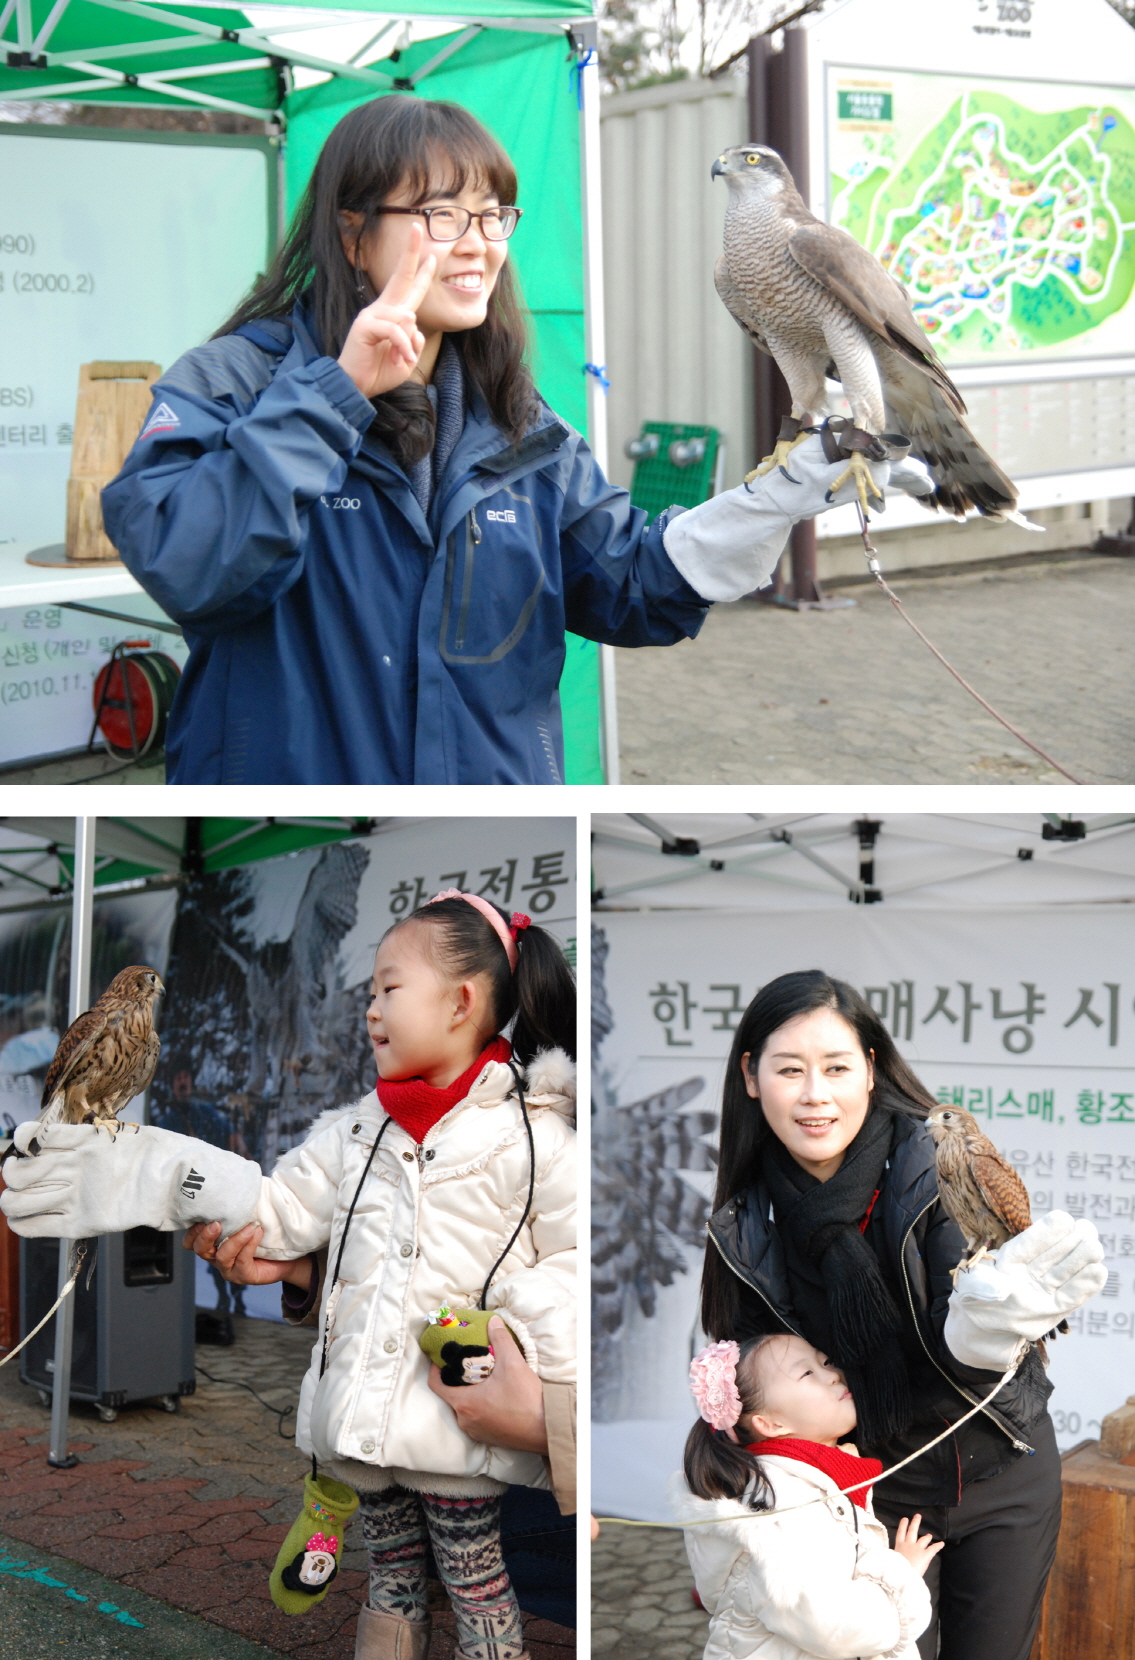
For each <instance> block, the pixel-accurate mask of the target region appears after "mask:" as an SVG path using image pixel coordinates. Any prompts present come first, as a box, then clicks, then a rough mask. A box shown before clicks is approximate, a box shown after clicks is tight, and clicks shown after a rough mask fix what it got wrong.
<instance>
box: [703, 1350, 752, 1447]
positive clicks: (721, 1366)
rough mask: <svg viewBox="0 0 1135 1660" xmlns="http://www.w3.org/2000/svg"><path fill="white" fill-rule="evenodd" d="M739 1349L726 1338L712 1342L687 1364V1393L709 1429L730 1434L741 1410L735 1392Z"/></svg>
mask: <svg viewBox="0 0 1135 1660" xmlns="http://www.w3.org/2000/svg"><path fill="white" fill-rule="evenodd" d="M740 1359H741V1349H740V1346H739V1345H738V1344H737V1343H735V1342H734V1341H733V1339H732V1338H729V1339H728V1341H727V1342H724V1343H711V1344H710V1345H709V1347H708V1348H705V1349H703V1350H702V1351H701V1353H700V1354H696V1355H695V1356H694V1358H693V1360H692V1361H691V1362H690V1390H691V1393H692V1394H693V1397H694V1400H695V1401H696V1402H697V1406H698V1411H699V1412H700V1413H701V1415H702V1417H703V1418H704V1419H705V1421H706V1423H707V1424H708V1425H709V1426H710V1428H711V1429H723V1430H726V1431H730V1432H731V1431H732V1429H733V1426H734V1424H735V1423H736V1422H737V1420H738V1418H740V1416H741V1413H742V1412H743V1411H744V1407H743V1406H742V1403H741V1397H740V1395H739V1394H738V1393H737V1365H738V1362H739V1361H740Z"/></svg>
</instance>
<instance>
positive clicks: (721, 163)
mask: <svg viewBox="0 0 1135 1660" xmlns="http://www.w3.org/2000/svg"><path fill="white" fill-rule="evenodd" d="M728 171H729V168H728V167H727V165H726V162H725V157H724V156H718V158H717V160H716V161H715V162H714V164H713V166H712V167H711V168H710V170H709V176H710V178H711V179H723V178H724V177H725V175H726V173H728Z"/></svg>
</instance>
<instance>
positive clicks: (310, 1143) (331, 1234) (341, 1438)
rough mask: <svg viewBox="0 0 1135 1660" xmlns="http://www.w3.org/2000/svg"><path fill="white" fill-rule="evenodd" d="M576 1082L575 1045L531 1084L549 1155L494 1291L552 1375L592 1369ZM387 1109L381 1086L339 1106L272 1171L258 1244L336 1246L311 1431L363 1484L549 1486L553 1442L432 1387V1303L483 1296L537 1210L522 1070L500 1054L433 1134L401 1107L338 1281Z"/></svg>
mask: <svg viewBox="0 0 1135 1660" xmlns="http://www.w3.org/2000/svg"><path fill="white" fill-rule="evenodd" d="M574 1094H575V1083H574V1069H573V1068H572V1066H571V1063H570V1061H568V1059H567V1057H566V1056H565V1055H564V1054H563V1052H562V1051H561V1050H551V1051H549V1052H548V1053H547V1054H544V1055H540V1056H538V1057H537V1059H536V1061H535V1062H534V1063H533V1065H532V1067H531V1068H530V1069H529V1082H528V1087H527V1088H526V1089H525V1100H526V1103H527V1106H528V1112H529V1118H530V1122H531V1125H532V1138H533V1143H534V1146H535V1155H536V1156H535V1190H534V1195H533V1200H532V1209H531V1211H530V1213H529V1216H528V1220H527V1222H526V1224H525V1226H524V1227H523V1228H522V1229H521V1231H520V1234H519V1236H518V1238H517V1240H516V1242H515V1244H514V1245H513V1246H512V1248H511V1249H510V1251H509V1253H508V1255H507V1257H506V1258H505V1259H504V1261H503V1262H502V1263H501V1265H500V1267H499V1268H498V1269H497V1271H496V1275H495V1277H494V1279H493V1284H492V1288H491V1290H490V1292H489V1297H488V1306H489V1307H490V1308H494V1309H499V1310H500V1311H501V1313H502V1315H505V1316H507V1318H508V1322H509V1324H510V1325H511V1326H512V1327H513V1329H514V1330H515V1331H516V1333H517V1336H518V1337H519V1338H520V1339H521V1340H522V1344H523V1347H524V1350H525V1355H526V1358H527V1359H528V1362H529V1364H530V1365H531V1366H533V1367H534V1369H535V1370H536V1372H538V1374H539V1375H540V1377H541V1378H542V1379H544V1380H545V1381H546V1382H549V1383H571V1382H573V1381H574V1378H575V1247H576V1222H575V1217H576V1162H575V1146H574V1143H575V1132H574V1128H573V1126H572V1122H571V1114H572V1109H573V1103H574ZM385 1117H386V1114H385V1113H384V1112H383V1110H382V1107H381V1105H380V1103H379V1101H378V1097H377V1094H375V1093H372V1094H370V1095H368V1096H366V1097H365V1098H364V1099H363V1100H362V1101H359V1102H357V1103H356V1104H355V1105H354V1106H351V1107H347V1108H344V1109H343V1110H342V1111H341V1112H332V1113H324V1114H323V1116H322V1118H321V1119H320V1120H318V1121H317V1122H316V1124H315V1126H314V1128H313V1131H312V1133H311V1135H310V1136H309V1138H308V1139H307V1140H306V1141H305V1142H304V1143H303V1144H302V1146H300V1147H296V1148H293V1149H292V1151H290V1152H288V1153H285V1154H284V1156H283V1157H282V1158H281V1159H280V1161H279V1163H278V1164H277V1165H276V1168H275V1170H274V1171H273V1173H272V1175H271V1176H267V1177H265V1178H264V1180H263V1182H262V1185H261V1192H260V1199H259V1202H258V1204H257V1208H256V1220H257V1222H259V1223H260V1225H261V1226H262V1227H263V1229H264V1237H263V1240H262V1241H261V1243H260V1245H259V1246H258V1247H257V1250H258V1254H259V1255H261V1256H268V1257H275V1258H295V1257H299V1256H302V1255H304V1254H305V1253H307V1252H309V1251H316V1250H319V1249H320V1248H321V1247H323V1246H329V1252H328V1272H327V1282H326V1283H325V1285H324V1287H323V1291H322V1307H321V1310H320V1321H319V1332H318V1337H317V1339H316V1343H315V1347H314V1348H313V1350H312V1361H311V1367H310V1369H309V1370H308V1373H307V1376H306V1378H305V1379H304V1383H303V1388H302V1390H301V1392H300V1404H299V1411H298V1415H297V1427H296V1440H297V1442H298V1444H299V1446H300V1447H301V1448H302V1449H303V1450H304V1451H305V1452H309V1453H310V1452H314V1454H315V1455H316V1457H317V1458H318V1459H319V1460H320V1462H321V1463H324V1464H326V1465H327V1466H328V1468H329V1470H330V1472H331V1473H332V1474H339V1475H340V1477H341V1479H343V1480H348V1481H353V1482H354V1484H355V1485H356V1486H360V1487H369V1488H380V1487H383V1486H386V1485H388V1484H389V1483H390V1482H391V1481H399V1482H402V1483H403V1484H404V1485H406V1486H412V1487H416V1488H420V1489H423V1490H426V1491H433V1492H450V1493H470V1492H472V1493H476V1492H481V1493H488V1492H498V1491H500V1488H501V1484H507V1483H516V1484H519V1485H522V1486H527V1487H544V1486H546V1485H547V1478H546V1475H545V1471H544V1464H543V1461H542V1459H541V1458H540V1457H539V1455H538V1454H536V1453H529V1452H520V1451H516V1450H514V1449H511V1448H508V1447H489V1446H482V1445H481V1444H480V1443H479V1442H476V1441H473V1440H471V1439H470V1438H469V1437H468V1436H467V1435H465V1434H463V1433H462V1431H461V1430H460V1429H459V1428H458V1427H457V1419H456V1417H455V1416H454V1413H453V1411H452V1409H451V1408H450V1407H449V1406H448V1405H447V1404H446V1403H445V1402H444V1401H443V1400H441V1399H439V1397H438V1396H436V1395H435V1394H433V1392H432V1391H431V1390H430V1388H429V1387H428V1383H427V1379H428V1376H429V1367H430V1363H429V1360H428V1359H427V1358H426V1356H425V1354H424V1353H423V1352H422V1350H421V1349H420V1348H419V1346H418V1338H419V1336H420V1334H421V1332H422V1331H423V1329H424V1327H425V1321H426V1315H427V1314H428V1313H429V1312H430V1311H431V1310H432V1309H435V1308H437V1307H438V1305H439V1304H441V1303H449V1304H450V1305H451V1306H453V1307H455V1308H458V1307H466V1308H472V1307H476V1306H477V1302H478V1299H479V1297H480V1294H481V1288H482V1286H483V1284H484V1281H485V1279H486V1276H487V1275H488V1273H489V1270H490V1269H491V1268H492V1266H493V1264H494V1262H495V1261H496V1259H497V1257H498V1256H499V1255H500V1253H501V1252H502V1251H503V1250H504V1248H505V1245H506V1243H507V1241H508V1238H509V1236H510V1234H511V1233H512V1232H513V1229H514V1228H515V1227H516V1225H517V1223H518V1222H519V1221H520V1218H521V1215H522V1213H523V1210H524V1204H525V1200H526V1198H527V1196H528V1182H529V1169H530V1158H529V1147H528V1138H527V1135H526V1133H525V1129H524V1122H523V1118H522V1116H521V1112H520V1106H519V1103H518V1101H517V1099H516V1094H515V1083H514V1080H513V1076H512V1073H511V1072H510V1071H509V1068H508V1067H507V1066H505V1065H503V1064H502V1063H501V1062H499V1061H490V1062H488V1063H487V1064H486V1065H485V1067H484V1070H483V1071H482V1072H481V1073H480V1075H479V1076H478V1078H477V1080H476V1082H475V1083H474V1084H473V1087H472V1088H471V1089H470V1091H469V1094H468V1095H467V1096H466V1097H465V1099H464V1100H463V1101H461V1102H459V1104H458V1105H457V1106H455V1107H454V1108H452V1110H451V1111H450V1112H448V1113H446V1115H445V1117H444V1118H443V1119H441V1121H440V1122H439V1123H438V1124H436V1125H435V1126H434V1127H433V1129H431V1130H430V1131H429V1132H428V1134H427V1135H426V1137H425V1140H424V1141H423V1142H422V1144H421V1146H420V1147H418V1146H417V1145H416V1144H415V1142H414V1140H413V1138H412V1137H411V1136H409V1135H408V1134H407V1133H406V1131H405V1130H403V1129H401V1128H400V1127H399V1125H397V1124H396V1123H395V1122H394V1121H393V1120H391V1121H390V1123H389V1124H388V1125H387V1127H386V1132H385V1134H384V1135H383V1137H382V1141H381V1143H380V1145H379V1147H378V1150H377V1152H376V1153H375V1156H374V1160H373V1163H372V1164H371V1168H370V1173H369V1175H368V1177H367V1180H366V1182H365V1184H364V1185H363V1189H362V1191H361V1193H360V1194H359V1199H358V1203H357V1205H356V1206H355V1212H354V1216H353V1218H352V1221H351V1225H350V1228H349V1230H348V1233H347V1242H346V1247H345V1249H344V1251H343V1260H342V1264H341V1265H340V1267H339V1273H338V1277H337V1278H335V1279H334V1283H331V1282H332V1278H333V1276H334V1274H335V1264H336V1260H337V1257H338V1252H339V1244H340V1240H341V1239H342V1236H343V1225H344V1222H345V1220H346V1216H347V1212H348V1210H349V1209H350V1205H351V1201H352V1200H353V1199H354V1197H355V1192H356V1189H357V1188H358V1187H359V1182H360V1178H361V1177H362V1174H363V1169H364V1166H365V1165H366V1161H367V1157H368V1155H369V1153H370V1150H371V1148H372V1147H373V1145H374V1141H375V1137H376V1135H377V1134H378V1131H379V1128H380V1126H381V1124H382V1122H383V1119H384V1118H385ZM325 1332H326V1336H327V1367H326V1371H325V1372H324V1374H323V1376H322V1378H321V1377H320V1375H319V1366H320V1356H321V1353H322V1348H323V1341H324V1333H325ZM474 1387H475V1386H474ZM368 1467H369V1468H368ZM427 1478H428V1479H427Z"/></svg>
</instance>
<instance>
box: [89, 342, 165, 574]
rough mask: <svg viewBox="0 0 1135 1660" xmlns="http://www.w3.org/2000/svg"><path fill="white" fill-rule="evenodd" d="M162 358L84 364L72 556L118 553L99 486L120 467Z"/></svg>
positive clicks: (105, 556)
mask: <svg viewBox="0 0 1135 1660" xmlns="http://www.w3.org/2000/svg"><path fill="white" fill-rule="evenodd" d="M160 374H161V369H160V368H159V366H158V365H157V364H156V363H84V364H83V365H82V367H81V368H80V370H79V398H78V403H77V404H76V408H75V437H74V440H73V443H72V447H71V477H70V479H69V480H68V484H67V557H68V559H80V560H90V561H99V560H107V559H117V558H118V554H117V552H116V551H115V549H114V547H113V546H112V544H111V543H110V541H109V540H108V538H107V535H106V532H105V530H104V528H103V522H102V507H101V505H100V503H99V491H100V490H102V488H103V486H104V485H107V484H109V483H110V481H111V479H112V478H113V477H114V476H115V474H116V473H117V472H118V471H119V469H120V468H121V466H122V463H123V462H124V461H125V460H126V457H127V455H128V453H129V451H130V447H131V445H132V444H133V442H134V440H135V438H137V436H138V434H139V432H140V431H141V430H142V423H143V421H144V420H145V419H146V413H147V411H148V409H149V407H150V387H151V386H152V385H153V384H154V382H155V381H156V380H157V378H158V376H159V375H160Z"/></svg>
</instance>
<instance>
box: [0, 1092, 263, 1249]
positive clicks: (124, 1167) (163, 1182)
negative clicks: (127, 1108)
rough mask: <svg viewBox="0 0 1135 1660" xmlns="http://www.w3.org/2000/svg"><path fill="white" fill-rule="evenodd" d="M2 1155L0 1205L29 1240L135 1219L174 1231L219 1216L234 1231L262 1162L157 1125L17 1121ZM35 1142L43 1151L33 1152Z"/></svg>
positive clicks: (122, 1228)
mask: <svg viewBox="0 0 1135 1660" xmlns="http://www.w3.org/2000/svg"><path fill="white" fill-rule="evenodd" d="M12 1141H13V1145H14V1146H15V1148H16V1153H18V1154H23V1155H25V1156H24V1157H17V1156H15V1154H13V1155H12V1156H11V1157H9V1158H7V1159H6V1160H5V1163H4V1183H5V1190H4V1192H3V1194H0V1208H2V1209H3V1212H4V1215H5V1216H6V1217H7V1218H8V1223H9V1226H10V1227H11V1228H12V1231H13V1232H14V1233H18V1234H20V1235H21V1236H22V1237H23V1238H25V1239H57V1238H58V1239H91V1238H93V1237H95V1236H97V1235H98V1234H104V1233H125V1232H126V1230H127V1229H128V1228H143V1227H144V1228H158V1229H160V1230H161V1231H163V1232H169V1231H170V1230H172V1229H174V1228H186V1227H188V1226H189V1225H190V1223H192V1222H215V1221H218V1220H219V1221H220V1222H221V1224H222V1228H221V1234H220V1238H222V1239H224V1238H227V1237H228V1235H229V1234H231V1233H234V1232H235V1231H236V1230H237V1229H238V1228H241V1227H243V1226H244V1224H245V1223H246V1222H248V1221H250V1220H251V1219H252V1216H253V1213H254V1212H255V1210H256V1201H257V1199H258V1198H259V1197H260V1166H259V1165H258V1164H253V1163H252V1161H251V1160H249V1159H242V1158H240V1157H239V1156H238V1155H237V1154H236V1153H227V1152H225V1151H224V1150H223V1149H222V1148H220V1147H210V1146H209V1144H208V1142H205V1141H196V1140H194V1139H193V1138H192V1137H191V1136H184V1135H175V1134H174V1132H173V1131H172V1130H159V1129H156V1128H154V1127H153V1126H152V1125H132V1124H125V1125H123V1126H122V1127H121V1128H120V1129H119V1130H118V1132H117V1133H116V1134H112V1133H111V1132H110V1131H109V1130H104V1129H99V1128H98V1127H97V1126H96V1125H94V1124H49V1125H42V1124H40V1123H38V1122H36V1121H32V1122H31V1123H27V1124H19V1125H17V1127H16V1132H15V1134H14V1136H13V1137H12ZM33 1144H34V1146H35V1147H38V1151H30V1150H29V1148H30V1147H31V1146H32V1145H33Z"/></svg>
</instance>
